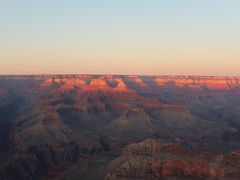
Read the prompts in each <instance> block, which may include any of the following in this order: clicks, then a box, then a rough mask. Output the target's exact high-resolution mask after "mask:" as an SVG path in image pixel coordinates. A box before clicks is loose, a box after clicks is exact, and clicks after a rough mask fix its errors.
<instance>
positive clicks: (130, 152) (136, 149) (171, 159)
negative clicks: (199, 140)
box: [105, 139, 240, 180]
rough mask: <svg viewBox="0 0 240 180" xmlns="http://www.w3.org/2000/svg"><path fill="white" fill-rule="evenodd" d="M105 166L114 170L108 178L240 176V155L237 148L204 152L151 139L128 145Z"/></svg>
mask: <svg viewBox="0 0 240 180" xmlns="http://www.w3.org/2000/svg"><path fill="white" fill-rule="evenodd" d="M110 169H113V170H110ZM105 170H106V171H108V170H110V172H109V173H108V174H107V176H106V177H105V180H118V179H129V180H130V179H176V178H177V179H186V178H187V179H206V180H211V179H215V180H237V179H239V178H240V156H239V153H237V152H235V153H230V154H224V155H217V154H214V153H204V152H199V151H194V150H189V149H186V148H183V147H181V146H178V145H175V144H169V143H164V142H161V141H158V140H154V139H148V140H145V141H143V142H140V143H137V144H131V145H129V146H127V147H126V148H125V149H124V151H123V154H122V156H120V157H118V158H117V159H115V160H113V161H112V162H111V163H110V164H109V165H108V166H107V167H105Z"/></svg>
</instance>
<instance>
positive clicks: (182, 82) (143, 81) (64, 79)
mask: <svg viewBox="0 0 240 180" xmlns="http://www.w3.org/2000/svg"><path fill="white" fill-rule="evenodd" d="M44 79H45V81H44V82H43V83H42V84H41V86H42V87H44V86H52V85H53V84H54V83H57V84H61V85H62V86H63V88H66V89H72V88H74V86H77V87H80V88H81V89H82V90H86V91H96V90H105V91H109V92H114V91H115V92H131V90H129V89H128V88H127V85H126V83H127V84H128V83H132V84H133V83H135V85H137V86H139V87H147V86H153V85H157V86H166V85H170V84H171V85H173V86H176V87H190V88H198V89H201V88H208V89H213V90H230V89H235V88H239V87H240V77H214V76H149V77H146V76H125V77H124V76H110V75H109V76H107V75H106V76H80V75H79V76H74V75H72V76H71V75H63V76H44ZM123 79H124V80H123Z"/></svg>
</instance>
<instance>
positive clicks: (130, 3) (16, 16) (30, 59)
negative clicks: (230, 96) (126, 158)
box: [0, 0, 240, 76]
mask: <svg viewBox="0 0 240 180" xmlns="http://www.w3.org/2000/svg"><path fill="white" fill-rule="evenodd" d="M0 74H141V75H169V74H171V75H224V76H240V1H239V0H41V1H40V0H0Z"/></svg>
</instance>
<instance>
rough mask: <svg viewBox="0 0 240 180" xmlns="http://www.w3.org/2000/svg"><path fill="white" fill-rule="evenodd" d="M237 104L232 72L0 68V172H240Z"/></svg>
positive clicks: (43, 175) (10, 175) (220, 175)
mask: <svg viewBox="0 0 240 180" xmlns="http://www.w3.org/2000/svg"><path fill="white" fill-rule="evenodd" d="M239 110H240V77H215V76H137V75H131V76H127V75H31V76H23V75H22V76H20V75H19V76H15V75H14V76H0V160H1V161H0V162H1V163H0V179H10V180H15V179H89V180H91V179H99V180H100V179H105V180H111V179H134V178H135V179H136V178H142V179H161V178H162V179H171V178H172V179H174V178H175V179H176V178H178V179H184V178H189V179H204V178H205V179H219V180H221V179H223V180H224V179H226V180H230V179H231V180H234V179H240V175H239V170H240V168H239V166H240V164H239V150H240V113H239V112H240V111H239ZM83 177H84V178H83ZM207 177H209V178H207Z"/></svg>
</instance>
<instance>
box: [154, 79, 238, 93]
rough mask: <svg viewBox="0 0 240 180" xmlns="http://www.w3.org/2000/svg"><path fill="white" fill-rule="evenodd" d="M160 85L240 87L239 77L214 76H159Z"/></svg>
mask: <svg viewBox="0 0 240 180" xmlns="http://www.w3.org/2000/svg"><path fill="white" fill-rule="evenodd" d="M155 81H156V84H157V85H159V86H163V85H167V84H169V83H172V84H174V85H175V86H178V87H186V86H187V87H190V88H208V89H215V90H229V89H234V88H239V87H240V78H239V77H213V76H209V77H208V76H158V77H156V79H155Z"/></svg>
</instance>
